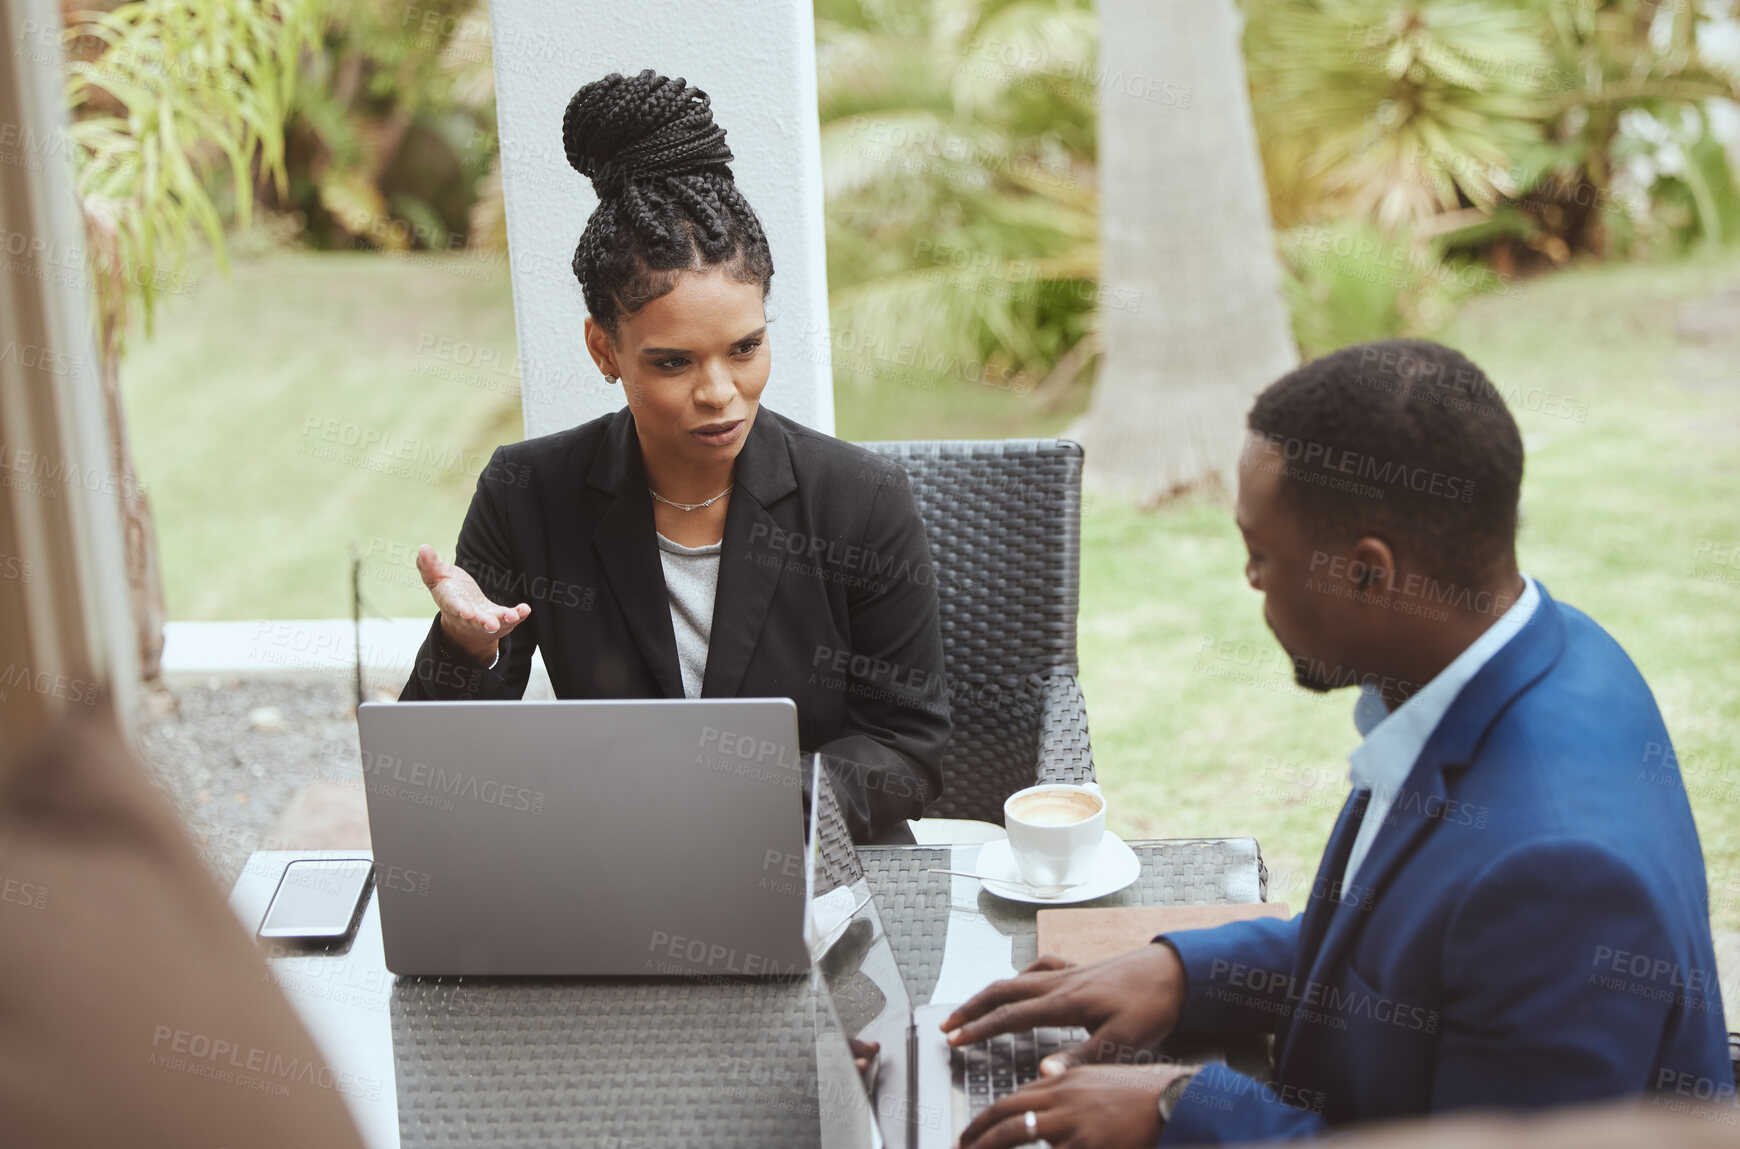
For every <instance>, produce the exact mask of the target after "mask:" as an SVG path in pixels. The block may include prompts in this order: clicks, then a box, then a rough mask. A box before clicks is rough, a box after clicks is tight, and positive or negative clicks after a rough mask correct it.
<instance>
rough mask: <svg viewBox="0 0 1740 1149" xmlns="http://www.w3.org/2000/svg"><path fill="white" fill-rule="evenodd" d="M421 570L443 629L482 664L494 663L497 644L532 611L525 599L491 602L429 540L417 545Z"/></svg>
mask: <svg viewBox="0 0 1740 1149" xmlns="http://www.w3.org/2000/svg"><path fill="white" fill-rule="evenodd" d="M417 573H418V574H420V575H422V576H423V585H424V586H426V587H428V588H429V596H430V597H431V598H433V599H434V600H435V605H436V606H438V607H440V608H441V631H442V633H443V634H445V635H446V636H447V641H448V642H449V643H451V644H452V645H454V646H456V647H458V648H459V649H460V650H463V651H464V652H465V653H466V654H467V655H469V656H470V657H471V658H472V659H473V660H475V661H476V662H477V663H479V664H480V665H483V666H488V665H489V664H490V663H492V662H494V661H495V656H496V644H497V643H498V642H500V641H501V639H502V637H503V636H504V635H506V634H508V633H509V632H510V631H512V630H513V628H514V627H516V626H518V625H519V624H520V623H522V622H524V621H525V620H526V616H528V615H530V614H531V613H532V608H531V607H529V606H527V605H526V604H525V603H523V602H522V603H520V604H519V605H518V606H497V605H496V604H495V603H493V602H491V601H490V600H489V597H488V596H487V595H485V594H484V593H483V591H482V590H480V589H479V588H478V585H477V582H476V580H475V579H473V578H472V577H471V576H470V575H468V574H466V573H465V572H464V571H463V570H461V569H460V568H458V567H456V566H454V565H453V564H452V563H447V562H442V561H441V556H439V555H437V554H436V553H435V548H434V547H432V546H430V545H429V544H428V543H424V544H423V545H422V546H420V547H418V548H417Z"/></svg>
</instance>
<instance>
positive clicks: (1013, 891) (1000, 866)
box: [973, 830, 1142, 906]
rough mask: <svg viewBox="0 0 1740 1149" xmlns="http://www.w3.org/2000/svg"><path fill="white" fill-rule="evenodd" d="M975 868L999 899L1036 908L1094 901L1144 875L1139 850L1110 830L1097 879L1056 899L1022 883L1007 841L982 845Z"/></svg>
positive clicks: (1004, 839) (1102, 845)
mask: <svg viewBox="0 0 1740 1149" xmlns="http://www.w3.org/2000/svg"><path fill="white" fill-rule="evenodd" d="M973 868H974V869H975V870H977V871H978V872H979V873H981V874H983V875H985V878H986V879H988V880H986V881H983V882H981V883H980V884H981V885H982V886H984V888H985V889H987V890H989V891H990V892H991V893H993V894H996V895H997V896H998V897H999V898H1007V899H1008V900H1009V901H1012V902H1029V903H1031V904H1032V905H1036V906H1067V905H1069V904H1070V903H1071V902H1091V901H1093V900H1094V899H1095V898H1103V897H1105V896H1106V895H1107V894H1115V893H1117V892H1118V891H1119V890H1121V889H1123V888H1124V887H1125V886H1127V885H1129V884H1130V883H1131V882H1133V881H1135V880H1136V879H1137V878H1138V877H1140V876H1141V874H1142V859H1140V858H1138V857H1136V851H1134V850H1132V849H1130V846H1129V843H1127V842H1125V841H1124V840H1123V839H1122V838H1120V837H1118V836H1117V835H1116V834H1114V833H1112V832H1111V831H1110V830H1107V831H1106V836H1105V837H1104V838H1102V839H1100V857H1099V865H1098V866H1097V867H1096V871H1097V872H1096V873H1095V874H1094V876H1093V877H1091V878H1089V879H1088V880H1087V881H1086V882H1085V883H1083V884H1082V885H1079V886H1074V887H1072V888H1070V889H1067V890H1064V891H1063V892H1061V893H1059V894H1057V895H1056V896H1054V897H1043V896H1041V895H1039V894H1036V893H1034V892H1033V889H1032V887H1030V886H1029V885H1028V884H1027V883H1026V882H1024V881H1022V880H1021V870H1020V867H1018V866H1017V865H1016V864H1015V855H1014V853H1012V852H1011V851H1010V849H1009V839H1007V838H999V839H997V840H996V841H995V842H986V843H985V844H984V845H983V846H980V847H979V860H978V861H977V862H976V863H974V865H973Z"/></svg>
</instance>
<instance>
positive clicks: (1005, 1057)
mask: <svg viewBox="0 0 1740 1149" xmlns="http://www.w3.org/2000/svg"><path fill="white" fill-rule="evenodd" d="M1087 1037H1088V1031H1087V1030H1085V1029H1074V1028H1071V1029H1062V1028H1057V1027H1054V1026H1042V1027H1041V1028H1039V1029H1034V1030H1029V1031H1028V1032H1026V1033H1006V1034H1003V1035H1002V1036H1000V1037H993V1038H991V1039H990V1040H988V1041H981V1042H979V1043H978V1044H977V1045H968V1046H962V1047H959V1048H956V1049H954V1050H952V1051H951V1052H950V1056H949V1060H950V1063H951V1065H952V1067H953V1077H954V1085H955V1090H956V1096H957V1097H963V1098H964V1099H965V1101H966V1119H965V1120H964V1121H961V1122H960V1123H959V1125H958V1126H957V1128H960V1127H964V1126H965V1125H966V1122H967V1121H971V1120H972V1119H973V1118H974V1117H976V1116H978V1115H979V1113H980V1112H982V1111H983V1110H985V1109H986V1108H988V1107H989V1106H990V1104H991V1102H993V1101H995V1100H997V1099H998V1098H999V1097H1005V1096H1007V1095H1009V1094H1011V1093H1013V1092H1015V1091H1016V1090H1017V1089H1019V1088H1021V1087H1022V1086H1023V1085H1026V1084H1027V1083H1028V1082H1029V1081H1035V1080H1037V1079H1038V1077H1039V1063H1040V1062H1041V1061H1043V1060H1045V1059H1046V1058H1047V1057H1049V1056H1051V1055H1052V1054H1054V1053H1057V1052H1059V1051H1061V1050H1065V1049H1068V1048H1070V1047H1071V1046H1074V1045H1079V1044H1081V1043H1082V1042H1084V1041H1086V1040H1087Z"/></svg>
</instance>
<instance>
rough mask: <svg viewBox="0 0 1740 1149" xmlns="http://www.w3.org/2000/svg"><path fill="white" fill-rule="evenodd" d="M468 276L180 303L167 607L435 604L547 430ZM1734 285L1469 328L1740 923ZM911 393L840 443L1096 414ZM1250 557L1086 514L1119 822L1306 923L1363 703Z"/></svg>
mask: <svg viewBox="0 0 1740 1149" xmlns="http://www.w3.org/2000/svg"><path fill="white" fill-rule="evenodd" d="M472 267H473V265H471V264H469V263H460V262H458V261H456V260H451V259H448V260H443V261H438V262H416V263H413V262H407V261H401V260H392V259H384V258H381V257H378V256H363V255H317V254H309V253H280V254H274V255H269V256H263V257H258V258H253V259H248V260H243V261H238V262H237V264H236V265H235V270H234V274H233V276H232V277H231V278H230V279H229V280H228V281H220V280H219V279H217V278H216V276H215V275H207V276H206V278H204V279H203V280H202V287H201V290H200V293H199V296H198V298H197V299H196V300H188V301H175V302H173V303H172V305H171V306H170V308H169V310H168V311H167V312H166V313H165V314H164V316H163V317H162V321H161V324H160V327H159V330H158V333H157V336H156V338H155V339H154V340H152V341H151V342H149V343H145V342H140V343H139V344H137V346H136V349H135V350H134V351H133V352H132V353H131V354H130V356H129V358H128V360H127V362H126V364H125V367H124V385H125V389H126V390H125V394H126V402H127V405H128V415H129V418H130V420H131V428H132V435H133V441H134V445H135V448H136V450H137V452H138V455H139V467H140V470H141V473H142V474H143V476H144V477H145V479H146V481H147V483H148V487H149V490H150V493H151V497H152V500H153V504H154V506H155V507H156V511H157V522H158V530H159V533H160V539H161V545H162V550H163V560H164V572H165V581H166V584H167V587H168V595H169V604H170V613H171V616H172V617H174V618H178V619H218V618H256V617H261V616H268V617H279V618H292V617H334V616H340V615H345V614H348V613H349V598H348V590H347V586H348V566H347V564H348V557H347V544H348V543H349V542H350V541H352V540H355V541H356V542H357V543H358V545H359V546H360V547H361V548H362V549H363V551H364V552H365V555H366V556H368V557H369V558H370V562H369V565H368V567H367V570H368V578H367V580H366V582H365V592H366V593H367V594H368V596H369V598H370V600H371V602H372V604H373V605H374V606H375V607H376V608H378V609H379V610H380V611H382V612H383V613H386V614H395V615H398V614H423V613H425V612H426V611H427V610H428V609H429V607H428V601H427V597H426V595H425V594H424V592H423V590H422V588H421V586H420V584H418V583H417V581H416V577H415V573H414V572H413V571H411V569H410V566H409V561H410V560H409V553H410V552H411V551H413V550H414V549H415V546H416V544H417V543H419V542H423V541H428V542H432V543H434V544H435V545H436V546H437V547H438V548H440V549H442V550H443V553H446V552H447V551H448V550H449V549H450V548H451V546H452V541H453V537H454V535H455V533H456V532H457V529H458V525H459V521H460V519H461V518H462V517H463V515H464V512H465V507H466V504H467V502H468V500H469V498H470V492H471V489H472V487H473V484H474V481H475V474H476V470H477V464H480V463H481V460H482V458H483V457H486V456H487V453H488V451H489V449H490V448H491V447H493V446H494V445H495V444H497V443H500V442H506V441H510V440H513V439H517V438H519V437H520V435H521V426H520V421H519V406H518V395H517V392H516V391H515V390H514V389H513V383H514V381H515V380H514V377H513V376H512V375H511V374H504V373H503V372H501V371H499V370H497V369H495V368H494V367H493V366H487V365H486V366H484V367H481V368H480V367H478V366H477V365H476V358H477V356H478V354H479V351H480V350H483V351H486V352H487V353H488V354H491V355H493V356H494V357H495V361H496V362H499V363H510V364H511V363H512V362H513V357H514V347H515V343H514V335H513V315H512V297H511V293H510V290H509V287H508V283H507V279H506V275H505V271H504V270H501V269H497V270H496V271H494V272H493V273H491V274H490V275H489V276H487V277H485V278H483V279H476V278H471V277H470V276H468V275H465V274H460V272H463V271H466V270H468V269H470V268H472ZM1723 290H1740V264H1736V263H1735V262H1734V261H1733V260H1732V259H1728V260H1716V259H1713V258H1706V259H1701V260H1695V261H1689V262H1682V263H1675V264H1669V265H1660V266H1615V267H1597V268H1591V269H1588V270H1577V271H1571V272H1566V273H1562V274H1559V275H1555V276H1552V277H1550V278H1546V279H1542V280H1539V281H1536V282H1533V283H1530V284H1528V285H1526V287H1525V288H1524V289H1523V291H1522V293H1521V295H1520V296H1518V297H1515V298H1511V299H1496V298H1489V299H1484V300H1481V301H1478V302H1477V303H1475V304H1473V305H1471V306H1470V307H1469V308H1468V309H1467V310H1465V311H1464V312H1463V314H1462V316H1461V318H1460V319H1459V321H1458V322H1457V324H1456V325H1455V326H1454V328H1453V329H1452V330H1451V331H1450V332H1448V333H1447V334H1446V335H1445V336H1444V341H1445V342H1448V343H1451V344H1453V345H1455V346H1457V347H1460V348H1461V349H1462V350H1463V351H1465V352H1466V353H1467V354H1468V355H1469V356H1470V357H1472V358H1473V359H1474V360H1475V361H1476V362H1477V363H1479V364H1480V365H1481V366H1483V367H1484V368H1486V370H1487V371H1488V373H1489V374H1490V375H1491V376H1492V377H1493V379H1494V380H1495V381H1496V382H1497V383H1498V384H1499V386H1500V387H1501V389H1503V390H1505V392H1506V393H1507V394H1511V393H1512V389H1513V388H1514V389H1515V392H1514V393H1515V394H1516V396H1517V399H1516V401H1514V402H1513V409H1515V410H1516V413H1517V418H1518V422H1519V423H1520V424H1521V425H1522V428H1523V431H1524V434H1525V441H1526V444H1527V448H1528V463H1527V476H1526V478H1525V481H1524V487H1523V524H1522V532H1521V538H1520V541H1519V550H1520V557H1521V561H1522V565H1523V568H1524V569H1525V570H1527V571H1528V572H1530V573H1531V574H1533V575H1535V576H1536V577H1537V578H1539V579H1540V580H1541V581H1542V582H1543V583H1544V584H1545V585H1546V586H1547V587H1548V588H1549V589H1550V590H1551V591H1552V593H1553V594H1554V596H1555V597H1557V598H1559V599H1561V600H1563V601H1566V602H1569V603H1571V604H1573V605H1576V606H1578V607H1580V608H1582V609H1583V610H1585V611H1587V612H1588V613H1589V614H1590V615H1592V616H1593V617H1594V618H1595V619H1597V620H1598V621H1599V622H1601V623H1602V624H1603V625H1604V626H1606V627H1607V629H1608V630H1609V631H1611V632H1612V633H1613V634H1614V636H1615V637H1616V638H1618V639H1619V641H1620V642H1621V643H1622V644H1623V645H1624V646H1625V648H1626V650H1627V651H1629V652H1630V654H1631V656H1632V658H1633V659H1634V660H1635V661H1636V662H1637V664H1638V666H1639V667H1640V668H1641V669H1642V671H1643V673H1644V675H1645V677H1646V678H1647V679H1648V680H1649V682H1650V684H1651V686H1652V687H1653V688H1654V690H1655V694H1656V697H1657V699H1658V701H1659V702H1660V704H1661V708H1662V711H1663V713H1664V715H1665V716H1666V718H1667V723H1668V728H1669V730H1670V732H1671V733H1672V735H1673V737H1674V741H1675V744H1676V747H1677V749H1678V751H1679V754H1680V757H1681V759H1682V761H1683V762H1684V763H1686V764H1688V766H1689V767H1690V768H1689V769H1688V770H1687V771H1686V777H1687V785H1688V787H1689V789H1690V791H1691V796H1692V805H1693V810H1694V812H1695V813H1696V815H1697V818H1698V825H1699V830H1700V832H1701V835H1702V839H1703V845H1704V853H1705V857H1706V860H1707V862H1708V866H1709V872H1710V881H1711V886H1712V894H1713V898H1714V900H1715V903H1716V906H1715V912H1714V917H1715V919H1716V922H1717V925H1718V926H1719V927H1721V928H1728V929H1733V928H1740V832H1737V828H1740V818H1737V813H1740V752H1737V751H1736V750H1735V748H1734V747H1735V745H1736V739H1735V737H1734V732H1735V731H1736V730H1740V660H1737V659H1736V654H1740V568H1736V567H1732V566H1724V565H1721V564H1720V563H1718V562H1716V561H1714V558H1713V556H1714V555H1715V553H1716V552H1715V548H1716V547H1722V546H1726V547H1729V548H1730V549H1729V550H1728V551H1727V552H1726V553H1728V554H1733V553H1734V549H1733V548H1734V547H1735V545H1736V544H1740V510H1737V508H1740V450H1737V449H1736V445H1737V443H1740V386H1737V385H1735V384H1734V383H1733V382H1732V380H1733V379H1735V378H1736V377H1740V370H1737V369H1736V368H1735V367H1734V366H1730V367H1729V368H1728V371H1727V374H1728V378H1729V379H1730V380H1731V381H1730V383H1728V384H1727V385H1714V384H1709V383H1700V382H1699V380H1700V378H1701V375H1705V374H1708V372H1707V371H1703V370H1701V369H1698V368H1696V367H1695V366H1689V365H1688V361H1687V360H1686V359H1685V358H1684V357H1685V355H1686V354H1687V352H1686V351H1685V350H1684V349H1683V348H1682V347H1680V345H1679V344H1678V342H1677V338H1676V308H1677V307H1678V306H1679V305H1680V304H1682V303H1684V302H1686V301H1689V300H1697V299H1701V298H1704V297H1708V296H1710V295H1712V294H1715V293H1717V292H1720V291H1723ZM1736 311H1737V313H1740V303H1737V304H1736ZM576 321H577V322H578V317H576ZM443 340H447V341H450V342H447V343H443V342H442V341H443ZM776 340H777V335H776ZM1727 346H1728V348H1729V350H1730V351H1732V350H1733V348H1734V347H1736V346H1740V336H1735V337H1733V338H1732V339H1731V341H1730V343H1729V344H1728V345H1727ZM775 348H776V349H775V353H776V354H777V353H778V349H777V342H776V345H775ZM1735 362H1737V360H1736V359H1734V358H1733V357H1732V356H1731V358H1730V364H1733V363H1735ZM510 371H511V369H510ZM887 391H888V393H886V394H882V393H877V392H873V391H872V392H861V391H857V390H855V389H853V390H848V389H846V388H842V389H841V392H840V393H839V394H838V395H837V396H836V402H837V407H838V433H839V434H840V436H841V437H842V438H847V439H883V438H909V437H910V438H926V437H944V436H963V437H981V436H982V437H1000V436H1020V435H1032V434H1053V433H1056V432H1057V431H1058V430H1059V429H1060V428H1061V426H1062V425H1063V423H1064V421H1065V420H1066V419H1067V417H1068V415H1069V414H1070V412H1068V411H1066V412H1062V413H1059V414H1054V415H1049V416H1043V417H1041V416H1037V415H1036V414H1034V413H1033V412H1032V411H1031V410H1030V409H1029V408H1028V407H1026V406H1025V404H1024V401H1023V400H1022V399H1021V398H1019V397H1017V396H1014V395H1011V394H1009V393H1007V392H1002V391H995V390H991V389H984V388H981V389H973V388H970V387H966V386H963V387H962V388H960V389H957V390H956V391H952V392H950V391H944V390H938V391H920V390H915V389H913V388H907V387H890V388H887ZM1579 416H1580V417H1579ZM328 436H331V438H330V439H329V438H328ZM370 436H373V438H372V439H371V438H370ZM350 439H354V440H355V443H354V445H352V444H349V443H347V440H350ZM480 453H481V454H480ZM1242 564H1243V551H1242V548H1241V546H1240V544H1239V539H1238V532H1237V531H1236V530H1235V529H1234V528H1233V525H1232V520H1231V513H1230V509H1229V508H1228V507H1227V506H1225V505H1224V504H1218V503H1211V502H1198V503H1189V504H1184V505H1179V506H1174V507H1171V508H1168V509H1165V510H1163V511H1159V512H1154V513H1139V512H1136V511H1134V510H1130V509H1125V508H1122V507H1119V506H1116V505H1114V504H1113V502H1112V501H1111V500H1108V499H1103V498H1102V499H1095V500H1093V501H1092V502H1091V505H1090V507H1089V509H1088V511H1087V512H1086V514H1085V515H1084V529H1083V539H1082V566H1083V572H1082V584H1083V589H1082V613H1081V623H1080V643H1081V662H1082V677H1083V683H1084V689H1085V691H1086V693H1087V698H1088V703H1089V709H1090V713H1091V714H1092V721H1093V734H1094V746H1095V752H1096V753H1095V757H1096V761H1097V764H1098V768H1099V772H1100V777H1101V779H1102V780H1103V782H1104V783H1105V786H1106V789H1107V792H1108V795H1109V797H1110V799H1111V803H1112V807H1113V810H1114V815H1115V816H1114V819H1113V825H1114V828H1115V829H1117V830H1118V831H1119V832H1121V833H1123V834H1126V835H1131V836H1143V837H1195V836H1209V835H1225V834H1252V835H1255V836H1256V837H1257V838H1258V839H1259V840H1260V841H1261V842H1262V844H1263V851H1264V854H1265V855H1266V857H1267V858H1268V860H1269V866H1270V871H1271V875H1272V885H1271V891H1272V892H1271V897H1273V898H1274V899H1276V900H1289V901H1292V902H1293V903H1294V904H1295V905H1298V904H1300V903H1302V900H1303V897H1304V895H1305V893H1306V892H1307V891H1308V889H1309V884H1310V881H1311V877H1312V874H1313V872H1314V869H1315V865H1316V861H1317V858H1318V856H1319V854H1320V853H1321V851H1322V847H1323V842H1324V839H1325V838H1326V837H1327V835H1328V832H1329V827H1330V825H1331V823H1332V822H1333V820H1334V817H1335V812H1336V810H1337V809H1339V807H1340V804H1341V800H1342V798H1343V796H1344V795H1345V792H1346V770H1347V763H1346V757H1345V756H1346V753H1347V751H1348V750H1350V749H1351V748H1352V747H1353V746H1354V745H1355V744H1356V743H1357V740H1358V738H1357V735H1356V733H1355V732H1354V729H1353V724H1352V720H1351V717H1350V711H1351V706H1352V695H1351V693H1349V692H1346V691H1343V692H1340V693H1337V694H1334V695H1331V696H1328V697H1320V696H1316V695H1309V694H1306V693H1304V692H1302V691H1300V690H1298V689H1296V688H1295V687H1293V685H1292V682H1291V676H1290V673H1289V672H1288V670H1287V668H1286V666H1285V664H1284V662H1283V660H1282V659H1281V656H1280V654H1279V651H1278V650H1277V649H1276V648H1275V647H1274V645H1273V641H1272V639H1271V638H1270V636H1269V634H1268V631H1267V629H1266V628H1265V627H1264V626H1263V623H1262V619H1261V616H1260V613H1259V600H1258V598H1257V596H1256V595H1255V594H1254V593H1253V592H1251V591H1250V590H1249V589H1248V588H1247V587H1246V586H1245V583H1244V579H1243V577H1242ZM1578 720H1579V716H1577V715H1571V714H1568V715H1566V716H1565V721H1566V722H1567V723H1572V722H1576V721H1578ZM1639 766H1640V770H1646V769H1647V767H1646V766H1645V764H1643V763H1641V762H1640V764H1639Z"/></svg>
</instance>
